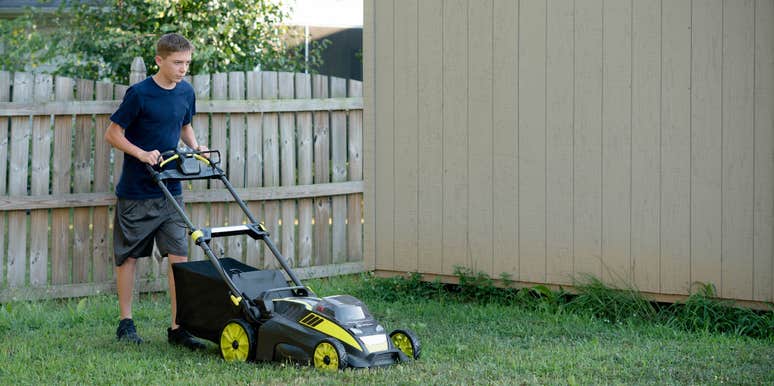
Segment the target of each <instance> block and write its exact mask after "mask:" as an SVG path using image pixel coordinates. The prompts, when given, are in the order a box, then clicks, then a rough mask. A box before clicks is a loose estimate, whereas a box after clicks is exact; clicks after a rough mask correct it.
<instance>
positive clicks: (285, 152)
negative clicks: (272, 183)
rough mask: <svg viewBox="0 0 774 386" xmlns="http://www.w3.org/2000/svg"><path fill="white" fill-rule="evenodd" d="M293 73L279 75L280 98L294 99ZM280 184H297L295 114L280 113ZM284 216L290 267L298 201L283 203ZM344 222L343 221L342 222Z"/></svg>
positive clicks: (284, 246)
mask: <svg viewBox="0 0 774 386" xmlns="http://www.w3.org/2000/svg"><path fill="white" fill-rule="evenodd" d="M294 81H295V79H294V76H293V73H290V72H281V73H280V74H279V83H280V89H279V97H280V98H282V99H293V97H294V93H295V85H294V84H293V83H294ZM279 129H280V138H279V140H280V144H279V146H280V184H281V185H282V186H292V185H295V184H296V122H295V115H294V114H293V113H280V118H279ZM280 205H281V207H280V211H281V216H282V229H281V232H282V255H283V256H284V257H285V259H286V260H287V262H288V264H289V265H290V266H295V263H296V200H283V201H282V202H281V204H280ZM342 222H343V220H342Z"/></svg>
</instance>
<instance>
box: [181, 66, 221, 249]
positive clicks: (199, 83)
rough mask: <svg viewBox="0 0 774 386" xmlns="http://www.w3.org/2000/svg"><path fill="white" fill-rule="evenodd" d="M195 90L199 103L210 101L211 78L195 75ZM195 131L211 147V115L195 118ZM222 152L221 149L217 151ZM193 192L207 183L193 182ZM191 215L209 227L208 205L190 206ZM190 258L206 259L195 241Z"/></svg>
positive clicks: (199, 225) (196, 221)
mask: <svg viewBox="0 0 774 386" xmlns="http://www.w3.org/2000/svg"><path fill="white" fill-rule="evenodd" d="M193 88H194V92H195V93H196V101H197V103H202V101H204V100H208V99H210V76H209V75H195V76H194V77H193ZM193 129H194V132H195V133H196V140H197V141H198V143H199V144H202V145H206V146H209V147H212V146H210V115H209V114H207V113H198V114H196V115H194V117H193ZM217 150H220V149H217ZM190 188H191V190H193V191H201V190H206V189H207V181H204V180H198V181H191V185H190ZM189 208H190V209H189V213H190V216H191V221H192V222H193V224H194V226H197V227H204V226H207V217H208V216H209V208H208V204H206V203H201V204H190V206H189ZM188 257H189V259H190V260H192V261H196V260H202V259H204V252H202V250H201V248H199V247H197V246H196V245H195V244H194V243H193V241H191V242H190V247H189V248H188Z"/></svg>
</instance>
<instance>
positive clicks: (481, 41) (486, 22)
mask: <svg viewBox="0 0 774 386" xmlns="http://www.w3.org/2000/svg"><path fill="white" fill-rule="evenodd" d="M468 7H469V8H468V14H469V18H470V19H469V20H470V27H469V30H468V47H469V50H470V51H469V53H468V55H469V57H470V63H475V65H473V66H469V67H468V79H469V87H468V111H469V115H468V125H467V126H468V138H469V145H468V146H469V147H468V170H469V173H470V175H469V176H468V192H469V193H468V194H469V203H470V204H469V206H468V234H469V238H470V251H471V255H470V258H471V264H472V265H471V267H473V268H475V270H476V271H481V272H486V273H487V274H489V275H493V274H494V272H492V248H493V246H492V231H493V230H494V229H493V226H492V216H493V212H494V208H493V207H492V205H493V204H492V166H493V164H492V130H493V129H492V110H493V108H492V55H493V52H492V32H493V31H492V17H493V15H492V10H493V8H492V0H481V1H472V2H469V3H468ZM498 274H499V272H498Z"/></svg>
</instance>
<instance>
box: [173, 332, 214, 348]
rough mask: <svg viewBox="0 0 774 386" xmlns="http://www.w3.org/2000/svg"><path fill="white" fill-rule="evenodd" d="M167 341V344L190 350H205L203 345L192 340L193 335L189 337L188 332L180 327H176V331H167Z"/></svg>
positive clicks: (194, 339)
mask: <svg viewBox="0 0 774 386" xmlns="http://www.w3.org/2000/svg"><path fill="white" fill-rule="evenodd" d="M167 340H168V341H169V343H171V344H174V345H178V346H183V347H188V348H189V349H191V350H202V349H204V348H206V346H205V345H204V343H202V342H199V341H198V340H197V339H196V338H194V336H193V335H191V334H190V333H189V332H188V331H186V330H185V329H183V328H182V327H178V328H176V329H174V330H173V329H171V328H168V329H167Z"/></svg>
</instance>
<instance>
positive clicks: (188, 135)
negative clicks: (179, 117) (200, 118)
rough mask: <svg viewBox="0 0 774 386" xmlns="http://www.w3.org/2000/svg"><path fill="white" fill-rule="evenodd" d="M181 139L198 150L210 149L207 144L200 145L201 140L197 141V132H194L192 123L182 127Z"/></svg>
mask: <svg viewBox="0 0 774 386" xmlns="http://www.w3.org/2000/svg"><path fill="white" fill-rule="evenodd" d="M180 139H181V140H183V143H185V144H186V145H188V147H190V148H191V149H193V150H196V151H207V150H209V149H208V148H207V146H204V145H199V142H197V141H196V133H194V129H193V126H191V124H190V123H189V124H187V125H185V126H183V128H182V129H180Z"/></svg>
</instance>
